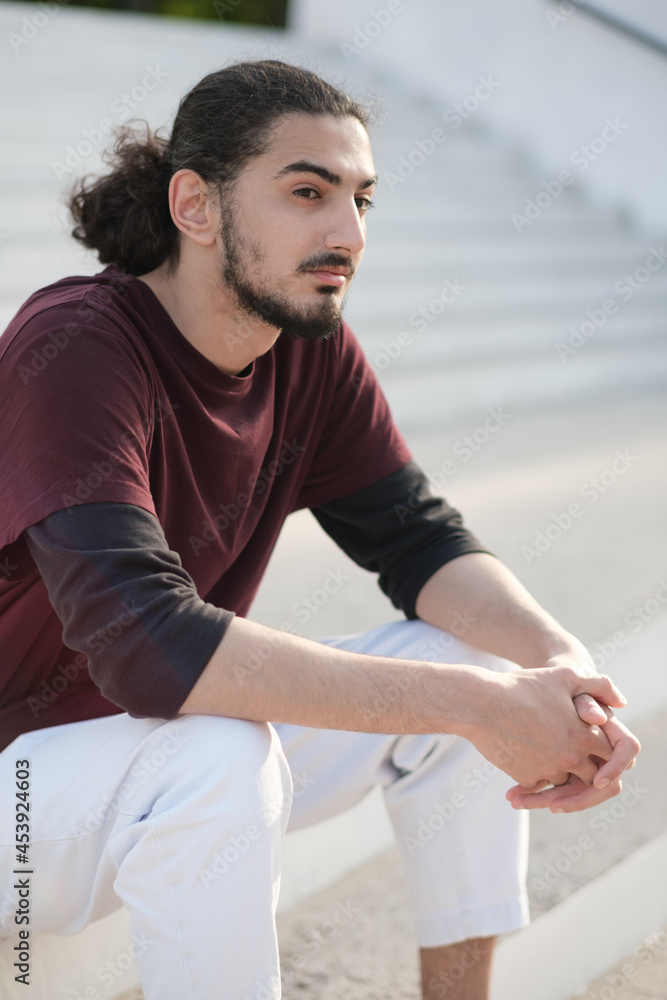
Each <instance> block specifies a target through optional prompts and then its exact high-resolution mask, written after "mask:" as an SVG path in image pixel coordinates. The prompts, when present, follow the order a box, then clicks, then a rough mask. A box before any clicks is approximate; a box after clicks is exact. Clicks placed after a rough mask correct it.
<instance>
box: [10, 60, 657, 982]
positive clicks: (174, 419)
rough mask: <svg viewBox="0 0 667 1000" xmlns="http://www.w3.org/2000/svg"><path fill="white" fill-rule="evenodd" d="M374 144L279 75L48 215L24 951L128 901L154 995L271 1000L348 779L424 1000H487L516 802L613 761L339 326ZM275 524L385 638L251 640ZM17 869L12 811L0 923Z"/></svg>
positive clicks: (572, 805) (28, 663)
mask: <svg viewBox="0 0 667 1000" xmlns="http://www.w3.org/2000/svg"><path fill="white" fill-rule="evenodd" d="M366 125H367V119H366V115H365V112H364V111H363V109H362V108H361V107H360V106H359V105H357V104H356V103H354V102H352V101H351V100H350V99H349V98H348V97H347V96H346V95H344V94H342V93H341V92H339V91H337V90H335V89H333V88H332V87H330V86H329V85H327V84H326V83H324V82H323V81H322V80H320V79H319V78H318V77H316V76H314V75H313V74H311V73H308V72H305V71H302V70H298V69H295V68H294V67H290V66H287V65H284V64H282V63H278V62H272V61H266V62H258V63H246V64H240V65H238V66H233V67H228V68H227V69H225V70H222V71H220V72H218V73H214V74H211V75H210V76H208V77H206V78H205V79H204V80H202V81H201V83H200V84H198V85H197V86H196V87H195V88H194V89H193V91H191V92H190V94H188V95H187V96H186V97H185V98H184V100H183V101H182V102H181V106H180V108H179V111H178V114H177V117H176V121H175V123H174V127H173V130H172V134H171V137H170V139H169V141H167V140H163V139H157V138H155V137H152V136H150V135H148V136H147V137H145V138H140V137H137V136H134V135H132V134H131V133H126V134H125V136H124V137H123V138H122V139H121V140H120V142H119V143H118V145H117V148H116V158H115V161H114V164H113V170H112V171H111V173H110V174H108V175H107V176H106V177H104V178H102V179H100V180H99V181H98V182H96V183H95V184H94V185H93V186H92V187H91V188H88V189H86V188H84V189H82V190H81V191H80V192H79V193H78V194H77V195H76V196H75V197H74V199H73V202H72V208H73V212H74V215H75V218H76V220H77V228H76V229H75V235H76V236H77V238H78V239H80V240H81V241H82V242H84V243H85V244H86V245H87V246H89V247H94V248H95V249H97V251H98V253H99V256H100V260H101V262H102V263H104V264H108V265H109V267H107V269H106V270H105V271H103V272H102V273H101V274H100V275H97V276H95V277H94V278H69V279H64V280H63V281H62V282H59V283H57V284H56V285H54V286H51V287H50V288H48V289H43V290H41V291H40V292H38V293H36V295H34V296H32V297H31V299H30V300H28V302H27V303H26V304H25V305H24V306H23V307H22V309H21V310H20V311H19V313H18V314H17V316H16V317H15V319H14V320H13V321H12V323H11V324H10V327H9V329H8V330H7V332H6V333H5V335H4V337H3V340H2V357H1V358H0V383H1V387H0V400H1V402H0V408H1V410H0V413H1V419H0V428H1V430H0V434H1V442H2V443H1V448H2V461H3V488H2V513H3V516H2V518H0V523H1V525H2V535H1V536H0V546H2V557H3V558H4V560H5V562H4V564H3V565H4V567H5V570H4V582H2V583H0V639H1V641H2V646H3V649H4V650H5V651H6V653H5V654H3V655H5V656H6V659H5V661H4V662H3V665H2V671H3V673H2V685H3V693H2V708H1V709H0V721H1V722H2V727H3V729H2V731H3V737H4V743H5V744H9V743H10V741H12V740H13V741H14V742H13V743H11V746H9V747H8V748H7V749H6V750H4V752H3V753H2V754H1V755H0V764H1V765H2V771H1V774H2V782H3V784H2V787H3V789H6V790H8V791H7V792H6V794H7V795H8V796H9V795H11V794H12V793H13V789H14V780H15V774H14V772H15V769H16V768H17V767H18V762H21V768H20V770H21V773H23V770H25V769H26V768H29V770H30V774H31V778H30V780H31V782H32V785H31V810H32V811H31V814H30V817H31V818H30V823H31V828H30V854H29V858H30V865H31V869H33V870H34V872H35V873H36V874H35V877H34V880H35V884H34V895H33V900H32V923H31V929H32V931H33V932H40V931H51V932H55V933H73V932H75V931H77V930H78V929H80V928H81V927H83V926H84V925H85V924H86V923H87V922H88V921H90V920H93V919H96V918H98V917H100V916H102V915H104V914H106V913H108V912H110V911H111V910H112V909H113V908H114V907H117V906H118V905H120V902H122V903H124V904H125V906H126V907H127V908H128V910H129V912H130V919H131V928H132V933H133V936H134V938H135V942H147V944H145V945H143V944H142V945H141V946H139V945H137V946H136V948H135V951H136V957H137V962H138V964H139V968H140V973H141V978H142V984H143V989H144V994H145V996H146V1000H183V998H184V997H201V998H206V1000H208V998H211V1000H213V998H215V1000H240V998H247V1000H250V998H252V1000H255V998H266V997H269V998H271V997H278V996H279V995H280V982H279V971H278V955H277V944H276V936H275V925H274V913H275V905H276V900H277V890H278V884H279V870H280V845H281V839H282V836H283V834H284V832H285V830H286V826H287V822H288V820H289V822H290V828H297V827H299V826H305V825H308V824H309V823H313V822H317V821H319V820H321V819H323V818H325V817H327V816H329V815H333V814H335V813H337V812H340V811H341V810H342V809H345V808H347V807H349V806H350V805H352V804H354V803H355V802H357V801H359V800H360V799H361V798H362V797H363V796H364V795H365V794H366V793H367V792H368V791H369V790H370V788H371V787H373V785H375V784H381V785H382V786H383V787H384V789H385V798H386V801H387V805H388V808H389V812H390V815H391V818H392V822H393V823H394V827H395V830H396V834H397V843H398V846H399V849H400V850H401V853H402V857H403V861H404V864H405V870H406V878H407V882H408V887H409V890H410V894H411V898H412V902H413V906H414V910H415V920H416V930H417V937H418V941H419V944H420V946H421V967H422V977H423V993H424V997H426V998H432V997H436V996H440V995H441V994H442V992H443V983H444V982H445V976H446V972H447V969H448V968H450V967H451V966H452V965H453V963H455V962H457V961H458V962H460V963H462V966H461V967H464V966H466V965H468V964H471V963H469V962H468V961H467V959H468V958H469V956H470V955H471V954H473V953H474V955H475V956H476V961H475V962H474V963H472V966H471V968H470V969H469V971H468V972H467V973H466V975H465V976H464V977H463V978H462V979H461V981H460V982H459V983H458V985H457V986H456V987H455V988H454V992H452V990H451V988H450V987H447V988H448V989H449V993H448V995H449V996H452V997H459V998H463V997H467V998H473V997H474V998H476V1000H479V998H482V997H485V996H486V995H487V992H488V979H489V969H490V962H491V956H492V951H493V943H494V939H495V936H496V935H497V934H498V933H500V932H504V931H509V930H512V929H514V928H516V927H518V926H520V925H521V924H522V923H524V922H525V920H526V913H527V910H526V898H525V892H524V889H523V884H522V872H523V867H524V864H525V828H524V826H523V824H522V822H521V819H522V816H523V815H524V814H522V813H520V812H517V811H515V810H513V809H512V808H511V805H514V806H515V807H516V808H517V809H520V808H523V807H528V808H530V807H540V806H548V807H550V808H552V809H554V810H558V809H562V810H575V809H581V808H586V807H588V806H590V805H593V804H596V803H599V802H601V801H603V800H604V799H605V798H608V797H610V796H612V795H615V794H617V793H618V791H619V790H620V787H621V784H620V775H621V774H622V771H623V770H624V769H625V768H627V767H629V766H632V763H633V761H634V757H635V755H636V753H637V752H638V750H639V744H638V743H637V741H636V739H635V738H634V737H633V736H632V735H631V734H630V733H629V732H628V731H627V730H626V729H625V728H624V727H623V726H622V725H621V724H620V723H619V722H618V720H616V719H615V718H614V716H613V712H612V711H611V708H613V707H618V706H621V705H623V704H624V699H623V697H622V695H620V693H619V692H618V691H617V689H616V688H615V687H614V685H613V684H612V683H611V682H610V681H609V679H608V678H603V677H597V676H586V674H587V673H590V659H589V658H588V656H587V654H586V652H585V650H584V649H583V647H582V646H581V644H580V643H579V642H578V641H577V640H576V639H575V638H574V637H573V636H571V635H569V634H568V633H567V632H566V631H565V630H564V629H563V628H562V627H561V626H559V625H558V624H557V623H556V622H555V621H554V620H553V619H552V618H551V617H550V616H549V615H548V614H547V613H546V612H545V611H544V610H543V609H542V608H540V607H539V605H538V604H537V603H536V602H535V601H534V600H533V599H532V598H531V597H530V596H529V595H528V594H527V593H526V591H525V590H524V589H523V588H522V587H521V585H520V584H519V583H518V581H517V580H516V579H515V578H514V577H513V575H512V574H511V573H510V572H509V571H508V570H507V569H506V568H505V567H503V566H502V565H501V564H500V563H499V562H498V561H497V560H496V559H494V558H493V556H491V555H490V554H488V552H487V551H486V550H485V549H484V547H483V546H482V545H481V544H480V543H479V542H478V541H477V540H476V539H475V538H474V536H472V535H471V534H470V533H469V532H468V531H467V530H466V529H464V528H463V526H462V524H461V520H460V517H459V516H458V514H457V513H456V512H455V511H452V510H451V509H450V508H449V507H448V506H447V505H446V504H445V503H444V501H441V500H438V499H437V498H433V497H431V496H430V495H429V493H428V489H427V486H426V482H425V479H424V477H423V474H422V473H421V472H420V470H419V469H418V468H417V467H416V466H415V465H414V463H413V462H412V461H411V456H410V453H409V451H408V449H407V447H406V445H405V443H404V442H403V440H402V438H401V436H400V434H399V433H398V431H397V430H396V428H395V427H394V426H393V424H392V421H391V418H390V415H389V412H388V409H387V407H386V403H385V401H384V399H383V397H382V394H381V393H380V391H379V389H378V387H377V385H376V383H375V380H374V378H373V375H372V372H371V370H370V367H369V366H368V365H367V363H366V362H365V359H364V358H363V355H362V354H361V352H360V349H359V347H358V345H357V344H356V341H355V340H354V337H353V335H352V333H351V331H350V330H349V328H348V327H347V326H346V324H344V323H342V322H341V316H340V310H341V306H342V302H343V299H344V296H345V294H346V292H347V289H348V287H349V284H350V282H351V280H352V276H353V274H354V272H355V271H356V268H357V267H358V265H359V263H360V261H361V257H362V253H363V249H364V242H365V225H366V220H365V216H366V212H367V211H368V209H369V208H370V205H371V197H372V193H373V190H374V188H375V184H376V180H377V178H376V176H375V170H374V165H373V160H372V153H371V148H370V143H369V138H368V133H367V130H366ZM415 490H416V491H417V493H418V495H419V496H420V498H421V502H420V506H419V508H418V510H416V511H415V514H414V516H413V517H412V518H411V519H410V521H409V522H406V523H405V524H403V525H401V524H400V523H399V521H398V519H397V518H396V517H395V515H394V508H395V504H396V503H402V502H404V501H405V499H406V497H408V496H414V495H415V493H414V491H415ZM301 507H310V508H311V509H313V511H314V513H315V515H316V517H317V518H318V520H319V521H320V523H321V524H322V526H323V527H324V528H325V530H327V531H328V532H329V533H330V534H331V535H332V537H333V538H334V539H335V540H336V541H337V542H338V543H339V544H340V545H341V546H342V547H343V548H344V549H345V550H346V551H347V552H348V553H349V554H350V555H352V557H353V558H355V559H356V560H357V561H358V562H359V563H360V564H361V565H364V566H366V567H367V568H369V569H372V570H373V571H375V572H378V573H379V574H380V583H381V586H382V587H383V589H384V590H385V591H386V592H387V593H388V594H389V596H390V597H391V598H392V600H393V601H394V603H395V604H396V605H397V606H398V607H400V608H402V609H403V610H404V611H405V614H406V618H407V619H408V620H407V621H406V622H404V623H393V624H392V625H390V626H387V627H385V628H380V629H375V630H373V632H371V633H368V634H367V635H363V636H358V637H353V638H351V639H350V638H349V637H348V638H347V640H345V641H343V640H338V641H335V640H334V641H331V642H329V643H328V644H317V643H314V642H311V641H308V640H305V639H302V638H300V637H298V636H296V635H292V634H288V633H284V632H277V631H275V630H271V629H268V628H265V627H263V626H262V625H259V624H256V623H253V622H250V621H248V620H246V619H245V618H244V617H243V615H244V614H245V613H246V612H247V610H248V608H249V606H250V603H251V601H252V598H253V596H254V593H255V591H256V588H257V586H258V585H259V581H260V579H261V576H262V573H263V570H264V568H265V566H266V564H267V561H268V558H269V555H270V552H271V549H272V547H273V545H274V543H275V540H276V538H277V535H278V532H279V531H280V527H281V524H282V523H283V521H284V518H285V517H286V516H287V515H288V514H289V513H290V512H291V511H292V510H295V509H298V508H301ZM461 621H464V622H465V623H466V625H465V629H466V630H465V642H464V641H462V639H461V638H455V636H456V633H457V632H460V628H459V627H458V623H460V622H461ZM448 630H449V631H448ZM452 633H453V634H452ZM508 661H509V662H508ZM524 668H525V669H524ZM269 723H271V724H272V725H269ZM387 734H390V735H387ZM480 755H481V756H480ZM483 758H486V760H487V761H488V762H490V764H485V762H484V760H483ZM491 765H495V766H491ZM482 766H483V767H484V768H485V771H484V777H485V780H484V782H483V783H482V782H480V781H477V785H478V786H479V787H475V785H474V780H475V775H476V774H477V773H478V770H479V768H480V767H482ZM17 773H18V772H17ZM291 774H294V775H303V774H305V775H306V776H307V780H306V781H305V782H304V783H303V787H301V788H299V789H298V794H297V793H294V794H293V792H292V784H291ZM506 775H509V776H510V777H511V778H512V779H514V781H515V782H517V783H518V786H517V787H515V788H514V789H512V790H511V791H509V792H507V789H508V785H509V782H508V780H507V777H506ZM559 786H560V787H559ZM562 786H565V787H562ZM506 792H507V795H508V797H509V798H510V800H511V805H510V803H508V801H507V799H506V795H505V793H506ZM443 803H444V804H445V805H444V806H443ZM436 805H438V806H439V807H440V811H439V813H438V816H439V817H440V818H441V819H442V824H441V827H442V833H441V834H440V835H438V836H437V837H434V838H433V840H432V841H431V842H429V844H428V845H426V847H425V849H423V850H422V849H421V848H420V849H416V848H415V847H414V842H415V838H414V833H415V831H416V830H417V829H418V828H419V824H420V823H421V822H428V820H429V818H430V817H431V815H432V814H433V813H434V810H435V808H436ZM10 819H11V822H10ZM15 840H16V838H15V824H14V822H13V816H12V817H9V816H8V817H7V819H6V820H4V819H3V826H2V830H1V836H0V844H2V848H1V850H2V852H3V853H2V855H1V856H2V860H3V868H2V878H3V884H2V892H3V893H5V894H7V893H8V894H9V898H10V899H12V898H13V897H12V885H13V881H12V880H13V879H14V876H13V875H11V874H9V873H10V872H11V870H12V868H13V867H14V865H15V860H14V859H15V856H16V851H17V848H16V846H15ZM73 872H76V880H75V881H74V882H73V880H72V873H73ZM38 876H39V877H38ZM14 910H15V907H10V909H9V910H6V908H3V910H2V918H3V923H2V933H3V934H4V935H5V936H10V935H11V934H13V933H14V932H15V930H16V929H15V927H14V926H13V923H12V919H13V917H12V914H13V912H14ZM447 982H450V983H451V980H449V979H448V980H447ZM457 990H458V992H456V991H457Z"/></svg>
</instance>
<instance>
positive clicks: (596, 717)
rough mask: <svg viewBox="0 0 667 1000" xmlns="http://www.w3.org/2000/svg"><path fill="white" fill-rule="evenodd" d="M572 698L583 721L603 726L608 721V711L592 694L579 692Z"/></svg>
mask: <svg viewBox="0 0 667 1000" xmlns="http://www.w3.org/2000/svg"><path fill="white" fill-rule="evenodd" d="M572 700H573V701H574V707H575V708H576V710H577V715H578V716H579V718H580V719H581V721H582V722H588V723H590V724H591V725H598V726H601V725H603V724H604V723H605V722H606V721H607V718H608V716H607V713H606V712H605V710H604V708H603V707H602V706H601V705H600V704H599V703H598V702H597V701H596V700H595V698H593V697H592V695H590V694H588V693H586V694H578V695H576V696H575V697H574V698H573V699H572Z"/></svg>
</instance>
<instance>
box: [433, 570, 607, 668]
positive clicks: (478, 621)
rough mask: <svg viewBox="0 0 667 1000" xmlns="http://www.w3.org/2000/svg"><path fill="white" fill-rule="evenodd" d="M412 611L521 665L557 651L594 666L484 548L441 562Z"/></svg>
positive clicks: (532, 664)
mask: <svg viewBox="0 0 667 1000" xmlns="http://www.w3.org/2000/svg"><path fill="white" fill-rule="evenodd" d="M416 610H417V614H418V616H419V617H420V618H421V619H422V621H426V622H429V623H430V624H431V625H437V626H438V627H439V628H442V629H445V631H448V632H451V633H452V634H454V635H456V636H458V637H459V638H460V639H463V640H464V641H465V642H468V643H470V645H471V646H477V647H478V648H479V649H484V650H486V651H487V652H489V653H495V654H496V655H497V656H503V657H505V658H506V659H508V660H512V661H513V662H514V663H517V664H519V665H520V666H522V667H526V668H534V667H543V666H544V665H545V663H546V662H547V661H548V660H550V659H551V658H552V657H554V656H559V655H561V654H564V655H566V656H568V657H569V658H573V657H574V658H576V659H577V660H580V661H581V665H582V667H584V666H586V665H590V667H592V661H591V660H590V657H589V655H588V653H587V652H586V650H585V648H584V646H583V645H582V644H581V643H580V642H579V640H578V639H576V638H575V637H574V636H573V635H571V634H570V633H569V632H567V631H566V630H565V629H564V628H563V627H562V626H561V625H559V624H558V622H557V621H556V620H555V619H554V618H552V616H551V615H550V614H549V613H548V612H547V611H545V610H544V608H543V607H541V605H540V604H538V602H537V601H536V600H535V599H534V598H533V597H532V596H531V595H530V594H529V593H528V591H527V590H526V588H525V587H524V586H523V584H521V583H520V582H519V581H518V580H517V578H516V577H515V576H514V574H513V573H512V572H511V571H510V570H509V569H508V568H507V567H506V566H505V565H503V563H501V562H500V561H499V560H498V559H495V558H494V557H493V556H491V555H487V554H485V553H481V552H480V553H477V552H476V553H470V554H468V555H463V556H459V558H458V559H453V560H452V561H451V562H448V563H446V564H445V565H444V566H442V567H441V568H440V569H439V570H438V571H437V572H436V573H434V574H433V576H432V577H431V578H430V579H429V580H428V581H427V583H426V584H425V585H424V586H423V587H422V589H421V591H420V594H419V597H418V598H417V606H416ZM590 672H591V673H593V672H594V671H593V670H592V669H591V670H590Z"/></svg>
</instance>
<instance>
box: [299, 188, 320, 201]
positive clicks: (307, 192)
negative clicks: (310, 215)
mask: <svg viewBox="0 0 667 1000" xmlns="http://www.w3.org/2000/svg"><path fill="white" fill-rule="evenodd" d="M294 194H296V195H298V196H299V198H305V199H306V201H315V200H316V198H319V196H320V193H319V191H316V190H315V188H311V187H306V188H297V190H296V191H295V192H294Z"/></svg>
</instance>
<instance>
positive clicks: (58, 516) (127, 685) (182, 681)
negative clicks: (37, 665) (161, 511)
mask: <svg viewBox="0 0 667 1000" xmlns="http://www.w3.org/2000/svg"><path fill="white" fill-rule="evenodd" d="M25 537H26V541H27V545H28V548H29V549H30V553H31V555H32V557H33V559H34V561H35V563H36V565H37V568H38V570H39V572H40V574H41V576H42V578H43V579H44V582H45V584H46V587H47V590H48V593H49V598H50V601H51V604H52V605H53V608H54V610H55V612H56V614H57V615H58V617H59V618H60V620H61V622H62V624H63V639H64V642H65V643H66V644H67V645H68V646H69V647H70V648H71V649H76V650H78V651H80V652H82V653H85V654H86V655H87V657H88V669H89V672H90V675H91V677H92V679H93V680H94V681H95V683H96V684H97V686H98V687H99V688H100V690H101V691H102V694H103V695H104V696H105V698H108V699H109V700H110V701H113V702H114V703H115V704H116V705H119V706H120V707H121V708H122V709H124V710H125V711H126V712H128V713H129V714H130V715H132V716H134V717H135V718H163V719H170V718H173V717H174V716H175V715H176V714H177V713H178V711H179V709H180V707H181V705H182V704H183V702H184V701H185V699H186V698H187V696H188V694H189V693H190V691H191V689H192V687H193V686H194V684H195V682H196V680H197V679H198V677H199V675H200V674H201V672H202V671H203V669H204V667H205V666H206V664H207V663H208V661H209V660H210V658H211V656H212V655H213V653H214V651H215V649H216V648H217V646H218V644H219V643H220V640H221V639H222V636H223V635H224V633H225V630H226V629H227V626H228V625H229V622H230V621H231V620H232V618H233V617H234V614H233V612H231V611H224V610H222V609H221V608H216V607H214V606H213V605H211V604H207V603H206V602H205V601H203V600H202V599H201V598H200V597H199V595H198V594H197V591H196V588H195V585H194V582H193V580H192V578H191V577H190V576H189V575H188V573H186V572H185V570H184V569H183V567H182V566H181V561H180V558H179V556H178V555H177V554H176V553H175V552H172V551H171V550H170V549H169V546H168V544H167V540H166V538H165V536H164V533H163V531H162V528H161V526H160V523H159V521H158V520H157V519H156V518H155V517H154V516H153V515H152V514H149V513H148V512H147V511H145V510H142V509H141V508H139V507H135V506H133V505H131V504H119V503H93V504H83V505H81V506H76V507H71V508H69V509H68V510H62V511H58V512H57V513H55V514H51V515H50V516H49V517H47V518H46V519H45V520H43V521H41V522H40V523H39V524H35V525H33V526H32V527H31V528H28V529H27V530H26V531H25Z"/></svg>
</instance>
